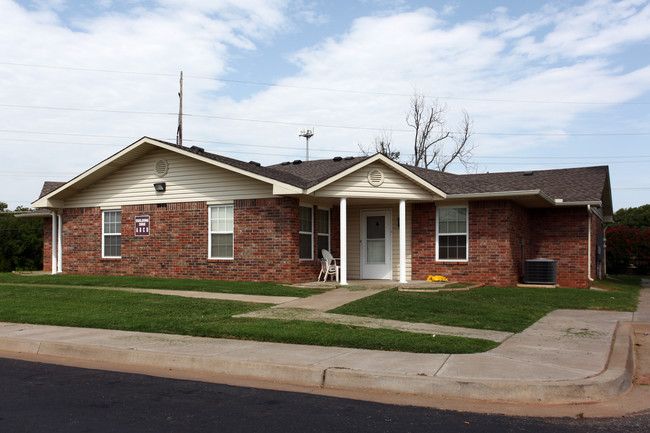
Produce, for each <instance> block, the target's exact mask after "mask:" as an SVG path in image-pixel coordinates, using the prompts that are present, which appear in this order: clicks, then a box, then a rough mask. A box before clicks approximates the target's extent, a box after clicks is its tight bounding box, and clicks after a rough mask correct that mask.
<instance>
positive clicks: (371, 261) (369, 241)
mask: <svg viewBox="0 0 650 433" xmlns="http://www.w3.org/2000/svg"><path fill="white" fill-rule="evenodd" d="M391 246H392V242H391V212H390V210H377V211H362V212H361V278H362V279H364V280H390V279H392V278H393V264H392V260H391V256H392V255H391Z"/></svg>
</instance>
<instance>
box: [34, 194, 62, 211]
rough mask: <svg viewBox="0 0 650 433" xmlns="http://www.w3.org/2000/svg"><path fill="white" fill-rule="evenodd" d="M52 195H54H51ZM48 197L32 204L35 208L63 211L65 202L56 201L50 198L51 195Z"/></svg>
mask: <svg viewBox="0 0 650 433" xmlns="http://www.w3.org/2000/svg"><path fill="white" fill-rule="evenodd" d="M50 194H53V192H52V193H50ZM50 194H48V195H46V196H45V197H41V198H39V199H38V200H36V201H35V202H33V203H32V207H33V208H39V209H42V208H45V209H61V208H62V207H63V200H56V199H53V198H48V197H49V195H50Z"/></svg>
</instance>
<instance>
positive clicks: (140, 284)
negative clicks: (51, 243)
mask: <svg viewBox="0 0 650 433" xmlns="http://www.w3.org/2000/svg"><path fill="white" fill-rule="evenodd" d="M0 283H19V284H36V285H39V284H57V285H68V286H93V287H129V288H137V289H161V290H193V291H197V292H216V293H238V294H244V295H267V296H294V297H297V298H306V297H308V296H312V295H315V294H318V293H321V292H320V291H316V290H312V289H304V288H299V287H290V286H283V285H281V284H277V283H253V282H243V281H223V280H184V279H177V278H154V277H133V276H107V275H18V274H12V273H7V272H3V273H0Z"/></svg>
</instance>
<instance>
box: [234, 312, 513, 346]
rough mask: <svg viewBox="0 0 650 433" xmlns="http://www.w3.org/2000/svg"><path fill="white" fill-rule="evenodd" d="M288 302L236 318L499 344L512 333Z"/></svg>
mask: <svg viewBox="0 0 650 433" xmlns="http://www.w3.org/2000/svg"><path fill="white" fill-rule="evenodd" d="M289 304H291V302H289V303H287V304H283V305H279V306H275V307H272V308H267V309H265V310H258V311H251V312H250V313H244V314H239V315H237V316H233V317H249V318H255V319H278V320H307V321H310V322H325V323H337V324H340V325H349V326H360V327H363V328H373V329H395V330H397V331H404V332H414V333H417V334H432V335H438V334H439V335H451V336H455V337H465V338H480V339H483V340H492V341H496V342H497V343H501V342H502V341H505V340H506V339H507V338H509V337H511V336H512V335H513V334H512V333H511V332H501V331H486V330H483V329H470V328H460V327H456V326H443V325H433V324H430V323H412V322H401V321H398V320H389V319H375V318H372V317H361V316H348V315H345V314H334V313H325V312H323V311H320V310H307V309H305V308H287V307H285V305H289Z"/></svg>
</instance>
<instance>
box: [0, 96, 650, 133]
mask: <svg viewBox="0 0 650 433" xmlns="http://www.w3.org/2000/svg"><path fill="white" fill-rule="evenodd" d="M0 107H8V108H25V109H42V110H62V111H77V112H89V113H113V114H144V115H162V116H178V113H171V112H159V111H131V110H107V109H92V108H71V107H51V106H37V105H19V104H0ZM183 116H189V117H197V118H206V119H219V120H229V121H235V122H251V123H262V124H274V125H291V126H303V125H304V124H305V123H309V122H289V121H282V120H264V119H249V118H241V117H229V116H215V115H208V114H191V113H185V114H183ZM310 124H311V125H313V126H318V127H320V128H332V129H353V130H365V131H381V130H384V129H386V128H378V127H368V126H353V125H331V124H322V123H321V124H319V123H313V122H312V123H310ZM391 132H409V133H412V132H413V130H412V129H391ZM449 134H450V135H456V134H458V133H456V132H453V131H449ZM472 135H495V136H531V137H532V136H535V137H611V136H617V137H618V136H646V135H650V132H606V133H595V132H584V133H583V132H563V133H560V132H557V133H556V132H528V133H526V132H522V133H517V132H512V133H511V132H473V133H472Z"/></svg>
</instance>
